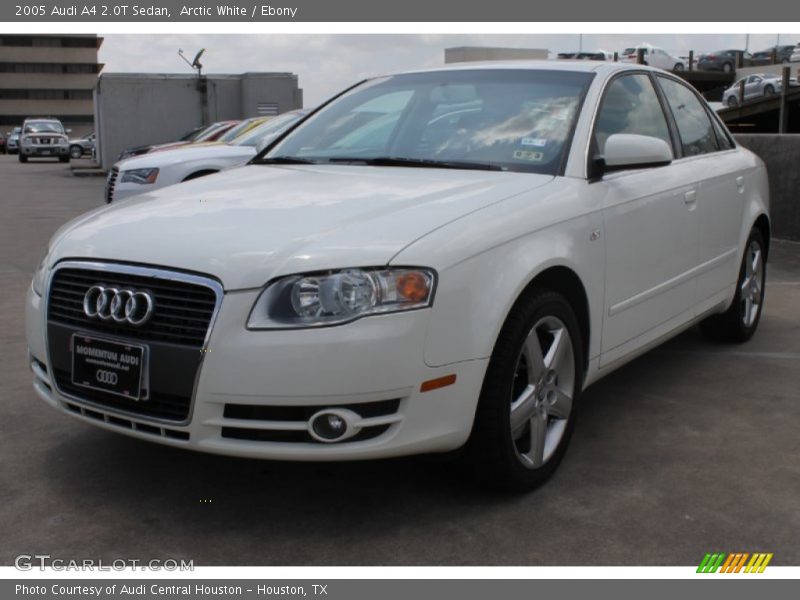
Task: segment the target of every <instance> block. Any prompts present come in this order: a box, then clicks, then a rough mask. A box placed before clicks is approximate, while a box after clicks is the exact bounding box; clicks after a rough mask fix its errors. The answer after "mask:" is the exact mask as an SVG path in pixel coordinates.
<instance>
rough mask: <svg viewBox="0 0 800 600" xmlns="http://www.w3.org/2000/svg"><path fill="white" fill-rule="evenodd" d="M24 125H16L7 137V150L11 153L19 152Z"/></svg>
mask: <svg viewBox="0 0 800 600" xmlns="http://www.w3.org/2000/svg"><path fill="white" fill-rule="evenodd" d="M21 131H22V127H14V128H13V129H12V130H11V131H10V132H9V133H8V137H7V138H6V152H8V153H9V154H17V153H18V152H19V134H20V132H21Z"/></svg>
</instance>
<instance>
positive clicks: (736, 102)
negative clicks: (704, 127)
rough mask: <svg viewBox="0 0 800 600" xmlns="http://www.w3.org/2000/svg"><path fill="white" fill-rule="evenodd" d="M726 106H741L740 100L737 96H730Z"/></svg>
mask: <svg viewBox="0 0 800 600" xmlns="http://www.w3.org/2000/svg"><path fill="white" fill-rule="evenodd" d="M726 104H727V105H728V106H730V107H731V108H733V107H736V106H739V99H738V98H737V97H736V96H728V101H727V102H726Z"/></svg>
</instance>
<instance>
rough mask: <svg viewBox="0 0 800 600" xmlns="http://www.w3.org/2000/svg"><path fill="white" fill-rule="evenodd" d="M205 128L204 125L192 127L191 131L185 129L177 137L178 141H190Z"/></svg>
mask: <svg viewBox="0 0 800 600" xmlns="http://www.w3.org/2000/svg"><path fill="white" fill-rule="evenodd" d="M205 130H206V128H205V127H197V128H196V129H192V130H191V131H187V132H186V133H184V134H183V135H182V136H181V137H179V138H178V141H179V142H191V141H192V140H193V139H194V138H196V137H197V136H198V135H200V134H201V133H203V132H204V131H205Z"/></svg>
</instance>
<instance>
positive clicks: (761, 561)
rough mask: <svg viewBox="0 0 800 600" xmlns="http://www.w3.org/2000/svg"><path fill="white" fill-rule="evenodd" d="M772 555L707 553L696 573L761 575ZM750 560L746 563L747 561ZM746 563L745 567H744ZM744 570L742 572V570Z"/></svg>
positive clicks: (760, 553)
mask: <svg viewBox="0 0 800 600" xmlns="http://www.w3.org/2000/svg"><path fill="white" fill-rule="evenodd" d="M772 556H773V555H772V553H764V552H756V553H754V554H749V553H747V552H733V553H731V554H726V553H725V552H714V553H713V554H712V553H708V554H706V555H705V556H704V557H703V560H702V561H701V562H700V566H699V567H697V572H698V573H716V572H717V570H719V572H720V573H739V572H744V573H763V572H764V569H766V568H767V565H768V564H769V563H770V561H771V560H772ZM748 558H749V559H750V561H749V562H747V559H748ZM745 563H747V566H745ZM742 569H744V570H742Z"/></svg>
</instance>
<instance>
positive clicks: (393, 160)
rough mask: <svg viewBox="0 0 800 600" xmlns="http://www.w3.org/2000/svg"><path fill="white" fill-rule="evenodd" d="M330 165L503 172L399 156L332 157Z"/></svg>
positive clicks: (473, 164)
mask: <svg viewBox="0 0 800 600" xmlns="http://www.w3.org/2000/svg"><path fill="white" fill-rule="evenodd" d="M328 162H331V163H355V164H363V165H368V166H371V167H422V168H428V169H475V170H478V171H505V168H503V167H501V166H500V165H493V164H491V163H480V162H472V161H460V160H434V159H430V158H404V157H401V156H376V157H374V158H362V157H357V156H354V157H352V158H349V157H344V156H334V157H333V158H329V159H328Z"/></svg>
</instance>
